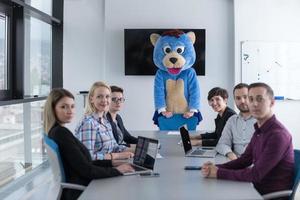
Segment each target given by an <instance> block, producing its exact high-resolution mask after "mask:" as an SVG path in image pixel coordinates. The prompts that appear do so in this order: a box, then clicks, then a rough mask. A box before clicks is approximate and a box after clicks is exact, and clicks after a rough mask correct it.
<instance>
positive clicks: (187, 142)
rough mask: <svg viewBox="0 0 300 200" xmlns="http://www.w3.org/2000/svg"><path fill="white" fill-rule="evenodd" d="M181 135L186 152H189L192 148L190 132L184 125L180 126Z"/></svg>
mask: <svg viewBox="0 0 300 200" xmlns="http://www.w3.org/2000/svg"><path fill="white" fill-rule="evenodd" d="M180 135H181V140H182V144H183V148H184V152H185V153H188V152H189V151H190V150H192V144H191V140H190V135H189V132H188V130H187V129H186V128H185V127H184V126H182V127H180Z"/></svg>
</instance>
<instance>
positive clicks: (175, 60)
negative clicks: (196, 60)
mask: <svg viewBox="0 0 300 200" xmlns="http://www.w3.org/2000/svg"><path fill="white" fill-rule="evenodd" d="M169 60H170V62H171V63H173V64H175V63H176V62H177V60H178V59H177V58H174V57H171V58H170V59H169Z"/></svg>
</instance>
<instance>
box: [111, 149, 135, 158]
mask: <svg viewBox="0 0 300 200" xmlns="http://www.w3.org/2000/svg"><path fill="white" fill-rule="evenodd" d="M133 156H134V154H133V153H132V152H128V151H124V152H120V153H112V159H113V160H121V159H129V158H133Z"/></svg>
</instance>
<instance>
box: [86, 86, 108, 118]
mask: <svg viewBox="0 0 300 200" xmlns="http://www.w3.org/2000/svg"><path fill="white" fill-rule="evenodd" d="M99 87H104V88H107V89H108V90H109V92H110V93H111V89H110V87H109V85H107V84H106V83H104V82H101V81H98V82H95V83H94V84H93V85H92V87H91V88H90V91H89V94H88V96H87V98H88V99H87V104H86V107H85V114H87V115H89V114H92V113H94V112H96V111H97V110H96V108H95V106H94V105H93V104H92V103H91V98H92V97H93V96H94V93H95V90H96V89H97V88H99Z"/></svg>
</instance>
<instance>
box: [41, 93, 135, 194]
mask: <svg viewBox="0 0 300 200" xmlns="http://www.w3.org/2000/svg"><path fill="white" fill-rule="evenodd" d="M74 113H75V103H74V96H73V95H72V94H71V93H70V92H69V91H67V90H65V89H53V90H52V91H51V92H50V94H49V96H48V98H47V101H46V103H45V108H44V131H45V133H46V134H47V135H48V137H49V138H51V139H53V140H54V141H55V142H56V143H57V145H58V147H59V151H60V155H61V158H62V162H63V166H64V170H65V175H66V181H67V182H68V183H76V184H80V185H88V184H89V182H90V181H91V180H93V179H99V178H106V177H112V176H118V175H121V174H122V173H125V172H131V171H133V169H132V168H131V167H130V165H129V164H122V165H119V166H118V165H117V163H112V162H111V161H110V160H97V161H92V159H91V156H90V154H89V151H88V149H87V148H86V147H85V146H84V145H83V144H82V143H81V142H80V141H78V140H77V138H75V137H74V135H73V134H72V132H71V131H70V130H69V129H67V128H66V127H65V124H67V123H69V122H71V120H72V119H73V117H74ZM113 166H115V167H113ZM80 193H81V191H78V190H63V193H62V197H61V199H77V198H78V197H79V195H80Z"/></svg>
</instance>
